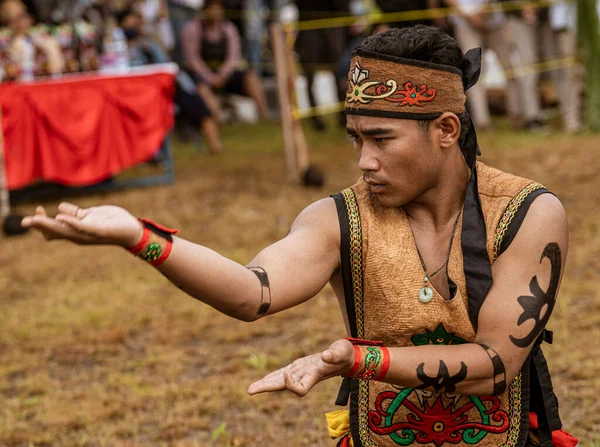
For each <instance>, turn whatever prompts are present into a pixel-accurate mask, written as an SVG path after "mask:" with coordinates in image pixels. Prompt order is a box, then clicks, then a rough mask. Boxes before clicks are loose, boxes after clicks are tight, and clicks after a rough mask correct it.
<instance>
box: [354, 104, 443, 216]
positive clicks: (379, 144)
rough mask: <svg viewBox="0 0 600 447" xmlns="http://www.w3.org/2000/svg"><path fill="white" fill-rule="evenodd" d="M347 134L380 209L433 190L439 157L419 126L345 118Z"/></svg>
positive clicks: (364, 117) (356, 116)
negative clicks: (380, 206) (379, 204)
mask: <svg viewBox="0 0 600 447" xmlns="http://www.w3.org/2000/svg"><path fill="white" fill-rule="evenodd" d="M346 130H347V132H348V134H349V135H350V136H351V138H352V140H353V144H354V150H355V152H356V156H357V158H358V167H359V169H360V170H361V171H363V173H364V179H365V181H366V182H367V183H368V184H369V188H370V190H371V193H372V194H373V195H375V196H376V197H377V198H378V199H379V202H380V203H381V204H382V205H383V206H386V207H398V206H402V205H405V204H407V203H409V202H411V201H413V200H415V199H416V198H417V197H419V196H420V195H421V194H423V193H424V192H426V191H427V190H428V189H429V188H432V187H433V186H435V184H436V182H437V178H438V175H439V171H440V169H441V163H442V158H441V153H440V149H439V148H435V147H433V146H432V145H431V141H430V136H429V131H427V130H425V129H423V127H422V126H421V125H420V124H419V122H417V121H415V120H403V119H396V118H378V117H370V116H358V115H348V116H347V126H346Z"/></svg>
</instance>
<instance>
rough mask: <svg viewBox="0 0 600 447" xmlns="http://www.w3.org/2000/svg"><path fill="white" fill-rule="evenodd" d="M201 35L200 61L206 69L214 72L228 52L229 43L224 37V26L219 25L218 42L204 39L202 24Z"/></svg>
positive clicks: (204, 33) (204, 26)
mask: <svg viewBox="0 0 600 447" xmlns="http://www.w3.org/2000/svg"><path fill="white" fill-rule="evenodd" d="M202 29H203V31H204V32H203V33H202V40H201V48H202V50H201V53H202V54H201V56H202V60H203V61H204V62H205V63H206V65H208V67H209V68H210V69H211V70H213V71H216V70H217V69H218V68H219V67H220V66H221V64H222V63H223V62H224V61H225V59H226V58H227V53H228V52H229V41H228V40H227V37H226V36H225V31H224V26H223V24H221V25H220V30H219V31H220V35H221V37H220V38H219V40H217V41H214V40H210V39H208V38H207V37H206V31H205V30H206V25H205V24H204V23H203V28H202Z"/></svg>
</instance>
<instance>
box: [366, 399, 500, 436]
mask: <svg viewBox="0 0 600 447" xmlns="http://www.w3.org/2000/svg"><path fill="white" fill-rule="evenodd" d="M396 396H397V394H396V393H395V392H393V391H386V392H383V393H381V394H380V395H379V396H377V399H376V401H375V409H376V411H373V410H372V411H369V413H368V420H369V428H370V429H371V430H372V431H373V432H374V433H376V434H378V435H384V436H385V435H388V436H389V435H391V434H393V433H396V432H399V431H405V430H410V431H412V432H413V434H414V435H415V438H414V439H415V440H416V441H417V442H418V443H419V444H428V443H431V442H433V443H434V444H435V445H436V446H437V447H440V446H442V445H443V444H445V443H450V444H458V443H460V442H461V441H462V440H463V432H464V430H466V429H476V430H482V431H485V432H487V433H503V432H505V431H506V430H507V429H508V427H509V418H508V414H507V413H506V412H505V411H503V410H500V400H498V398H497V397H481V398H480V400H481V402H482V403H484V404H485V403H491V404H492V405H491V408H489V409H487V410H486V411H485V414H486V415H488V416H490V424H491V422H492V421H493V422H495V423H496V424H499V425H487V424H484V423H480V422H475V421H469V418H468V417H467V415H466V414H465V413H466V412H467V411H469V410H471V409H472V408H474V407H475V404H474V403H473V402H472V401H471V402H469V403H467V404H465V405H463V406H462V407H460V408H458V409H456V410H454V408H453V406H452V405H448V406H447V407H446V408H444V405H443V404H442V399H441V397H439V398H438V399H436V400H435V402H434V404H433V405H430V404H429V402H427V403H426V404H425V406H424V408H423V410H421V409H420V408H418V407H417V406H415V405H414V404H413V403H412V402H410V401H408V400H405V401H404V402H403V403H402V406H404V407H405V408H407V409H408V410H410V413H408V414H407V415H406V421H405V422H397V423H393V424H390V425H386V424H385V421H384V418H386V417H388V416H390V414H389V413H388V412H387V411H386V410H384V409H383V403H384V402H385V401H387V400H393V399H394V398H395V397H396ZM382 422H384V424H383V425H381V424H382Z"/></svg>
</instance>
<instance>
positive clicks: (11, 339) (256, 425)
mask: <svg viewBox="0 0 600 447" xmlns="http://www.w3.org/2000/svg"><path fill="white" fill-rule="evenodd" d="M225 135H227V137H226V145H227V147H228V152H227V153H226V154H225V155H223V156H221V157H219V158H210V157H207V156H206V155H205V154H203V153H198V152H196V151H195V150H194V149H193V148H192V147H191V146H189V145H186V144H183V143H178V144H177V147H176V149H177V150H176V152H177V170H176V175H177V179H176V184H175V186H173V187H171V188H168V187H160V188H153V189H146V190H129V191H125V192H120V193H111V194H107V195H95V196H91V197H84V198H79V199H77V201H76V203H78V204H79V205H80V206H83V207H85V206H90V205H93V204H99V203H112V204H116V205H120V206H124V207H126V208H128V209H129V210H130V211H131V212H132V213H133V214H135V215H140V216H142V215H143V216H147V217H150V218H153V219H155V220H157V221H159V222H161V223H163V224H165V225H168V226H172V227H177V228H180V229H182V236H183V237H185V238H188V239H192V240H194V241H197V242H199V243H202V244H204V245H207V246H208V247H210V248H213V249H215V250H217V251H219V252H220V253H222V254H224V255H225V256H228V257H230V258H232V259H234V260H236V261H239V262H242V263H246V262H248V261H249V260H250V259H251V258H252V257H253V256H254V254H256V253H257V252H258V251H259V250H260V249H261V248H262V247H264V246H266V245H267V244H269V243H271V242H274V241H276V240H277V239H279V238H281V237H284V236H285V234H286V232H287V231H288V229H289V227H290V224H291V223H292V221H293V219H294V217H295V216H296V215H297V214H298V212H299V211H300V210H302V209H303V208H304V207H305V206H306V205H308V204H309V203H310V202H312V201H314V200H316V199H318V198H321V197H324V196H327V195H329V194H331V193H333V192H337V191H339V190H341V189H343V188H344V187H346V186H349V185H350V184H351V183H353V182H354V181H355V180H356V179H357V178H358V176H359V173H358V171H357V169H356V166H355V160H354V157H353V152H352V149H351V146H350V143H349V142H348V140H347V138H346V137H345V136H344V135H343V132H341V131H338V130H336V131H333V130H332V131H330V132H329V133H327V134H325V135H312V134H311V135H309V139H310V141H311V145H312V147H313V148H314V149H313V157H314V160H315V161H316V162H317V163H318V164H319V165H320V166H321V167H322V168H323V169H324V170H325V171H326V173H327V184H326V186H325V187H324V188H323V189H321V190H306V189H302V188H299V187H296V186H291V185H287V184H286V183H285V181H284V174H283V166H284V163H283V158H282V155H281V141H280V137H279V132H278V130H277V128H276V126H275V125H273V126H254V127H241V128H240V127H238V128H236V129H235V131H233V129H231V128H230V129H227V130H226V132H225ZM480 142H481V146H482V149H483V152H484V157H483V161H485V162H487V163H488V164H491V165H493V166H496V167H498V168H500V169H504V170H507V171H510V172H513V173H516V174H519V175H523V176H527V177H529V178H533V179H535V180H537V181H539V182H541V183H543V184H545V185H546V186H547V187H548V188H549V189H551V190H552V191H554V192H555V193H556V194H557V195H558V197H559V198H560V199H561V200H562V201H563V203H564V205H565V207H566V209H567V213H568V215H569V220H570V250H569V259H568V265H567V272H566V275H565V278H564V281H563V285H562V289H561V293H560V298H559V301H558V304H557V307H556V309H555V311H554V316H553V318H552V319H551V321H550V325H549V326H550V329H552V330H554V331H555V343H554V344H553V345H552V346H546V349H545V350H546V353H547V356H548V359H549V364H550V368H551V371H552V373H553V378H554V383H555V388H556V392H557V394H558V397H559V399H560V405H561V410H562V417H563V421H564V425H565V428H566V429H567V430H569V431H572V432H573V433H574V434H575V435H577V436H578V437H580V438H581V440H582V444H583V445H589V446H591V445H600V399H598V395H599V393H600V355H599V354H600V343H598V341H599V340H600V256H599V254H600V232H599V231H600V190H599V187H600V180H599V175H600V156H599V155H600V152H599V148H600V136H593V135H582V136H577V137H567V136H563V135H561V134H552V135H550V136H544V137H542V136H535V135H530V134H513V133H510V132H505V131H501V132H500V133H498V134H488V135H481V136H480ZM56 204H57V202H51V203H46V204H45V205H46V206H48V207H49V208H50V209H52V210H54V209H55V206H56ZM33 208H34V206H33V204H31V205H22V206H20V210H21V211H23V212H31V211H32V210H33ZM0 265H1V266H2V267H1V269H0V308H1V309H2V310H1V318H0V446H42V445H43V446H163V445H165V446H166V445H169V446H171V445H173V446H211V445H215V446H265V447H266V446H332V445H334V443H333V441H331V440H329V439H328V437H327V431H326V426H325V419H324V416H323V414H324V413H325V412H327V411H331V410H334V409H336V408H335V406H334V400H335V396H336V393H337V387H338V385H339V381H338V380H337V379H334V380H330V381H328V382H326V383H323V384H320V385H318V386H317V388H316V389H315V390H314V391H313V392H311V393H310V394H309V395H308V396H307V397H305V398H303V399H298V398H296V397H294V396H292V395H287V394H270V395H264V396H256V397H252V398H251V397H249V396H247V395H246V388H247V386H248V384H249V383H251V382H252V381H254V380H255V379H257V378H259V377H261V375H262V374H263V373H265V372H267V371H269V370H272V369H276V368H278V367H280V366H282V365H284V364H286V363H287V362H289V361H291V360H293V359H294V358H296V357H299V356H303V355H307V354H311V353H314V352H318V351H321V350H323V349H324V348H326V347H327V346H328V345H329V343H330V342H331V341H333V340H335V339H337V338H341V337H343V336H344V335H345V334H344V330H343V323H342V319H341V315H340V313H339V310H338V307H337V303H336V301H335V299H334V297H333V293H332V291H331V290H330V289H329V288H326V289H325V290H324V291H323V292H321V293H320V294H319V295H318V296H317V297H315V298H314V299H313V300H311V301H309V302H308V303H306V304H304V305H302V306H299V307H297V308H295V309H292V310H290V311H288V312H286V313H283V314H280V315H276V316H273V317H269V318H267V319H264V320H261V321H259V322H256V323H252V324H248V323H241V322H237V321H234V320H232V319H230V318H228V317H225V316H223V315H220V314H218V313H217V312H216V311H214V310H212V309H211V308H209V307H207V306H205V305H204V304H202V303H200V302H197V301H195V300H193V299H192V298H189V297H187V296H185V295H184V294H183V293H182V292H180V291H179V290H178V289H176V288H175V287H173V286H171V285H170V284H169V283H168V282H167V280H166V279H164V278H163V277H162V276H161V275H158V274H156V273H155V272H154V271H153V270H152V268H151V267H149V266H147V265H144V264H143V263H142V262H139V261H137V260H136V259H134V258H133V257H132V256H130V255H128V254H127V253H125V252H124V251H123V250H121V249H118V248H81V247H76V246H74V245H70V244H67V243H63V242H54V243H50V244H46V243H44V242H43V240H42V238H41V237H40V236H39V235H37V234H28V235H26V236H23V237H19V238H13V239H2V240H0ZM290 274H293V272H290Z"/></svg>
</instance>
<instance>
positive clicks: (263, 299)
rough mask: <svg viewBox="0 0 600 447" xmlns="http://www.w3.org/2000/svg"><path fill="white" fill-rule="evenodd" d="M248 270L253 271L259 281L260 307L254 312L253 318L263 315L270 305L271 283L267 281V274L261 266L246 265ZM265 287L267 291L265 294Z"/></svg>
mask: <svg viewBox="0 0 600 447" xmlns="http://www.w3.org/2000/svg"><path fill="white" fill-rule="evenodd" d="M246 268H247V269H248V270H250V271H251V272H253V273H254V274H255V275H256V277H257V278H258V280H259V281H260V286H261V289H260V307H259V308H258V312H257V313H256V317H255V318H254V319H255V320H258V319H259V318H261V317H264V316H265V315H266V313H267V312H268V311H269V308H270V307H271V283H270V282H269V275H267V272H266V271H265V269H264V268H262V267H246ZM265 289H266V291H267V293H266V294H265ZM267 297H268V298H267Z"/></svg>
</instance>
